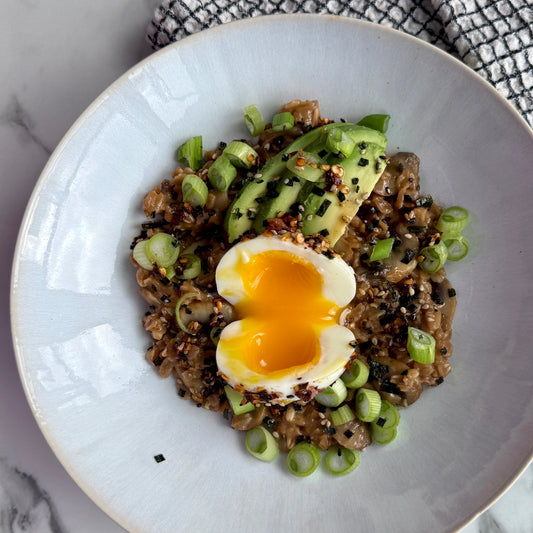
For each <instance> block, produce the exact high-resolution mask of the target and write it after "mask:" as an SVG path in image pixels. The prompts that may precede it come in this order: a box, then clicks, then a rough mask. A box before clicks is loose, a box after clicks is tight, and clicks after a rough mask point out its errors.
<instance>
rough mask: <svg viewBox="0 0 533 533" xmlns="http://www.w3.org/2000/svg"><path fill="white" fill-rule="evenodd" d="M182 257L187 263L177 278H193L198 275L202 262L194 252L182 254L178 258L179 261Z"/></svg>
mask: <svg viewBox="0 0 533 533" xmlns="http://www.w3.org/2000/svg"><path fill="white" fill-rule="evenodd" d="M182 259H186V260H187V264H186V265H185V268H184V269H183V272H182V273H181V274H180V275H179V276H178V278H179V279H193V278H195V277H197V276H199V275H200V272H202V262H201V261H200V258H199V257H197V256H196V255H194V254H184V255H182V256H181V257H180V259H179V262H180V263H181V260H182Z"/></svg>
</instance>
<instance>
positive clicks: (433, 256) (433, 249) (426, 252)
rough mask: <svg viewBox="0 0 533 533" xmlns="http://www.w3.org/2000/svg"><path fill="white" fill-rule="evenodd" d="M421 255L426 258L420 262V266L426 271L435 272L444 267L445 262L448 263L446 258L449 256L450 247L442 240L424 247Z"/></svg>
mask: <svg viewBox="0 0 533 533" xmlns="http://www.w3.org/2000/svg"><path fill="white" fill-rule="evenodd" d="M419 255H421V256H422V257H423V258H424V260H423V261H422V262H421V263H419V265H420V268H421V269H422V270H423V271H424V272H427V273H428V274H432V273H433V272H437V270H439V269H440V268H442V267H443V266H444V263H446V259H447V258H448V248H446V245H445V244H444V242H442V240H441V241H440V242H439V244H434V245H433V246H426V247H425V248H422V250H420V254H419Z"/></svg>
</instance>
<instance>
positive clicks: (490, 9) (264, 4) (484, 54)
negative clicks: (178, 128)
mask: <svg viewBox="0 0 533 533" xmlns="http://www.w3.org/2000/svg"><path fill="white" fill-rule="evenodd" d="M274 13H320V14H323V13H326V14H332V15H344V16H350V17H355V18H358V19H361V20H368V21H371V22H377V23H379V24H383V25H384V26H388V27H391V28H395V29H398V30H402V31H404V32H405V33H409V34H411V35H414V36H416V37H419V38H421V39H423V40H425V41H428V42H430V43H432V44H434V45H436V46H438V47H439V48H442V49H443V50H446V51H447V52H449V53H451V54H452V55H454V56H455V57H457V58H459V59H461V60H462V61H464V63H466V64H467V65H468V66H470V67H471V68H473V69H474V70H475V71H476V72H478V73H479V74H481V76H483V77H484V78H485V79H486V80H488V81H489V82H490V83H492V84H493V85H494V86H495V87H496V89H498V91H499V92H500V93H501V94H502V95H503V96H505V97H506V98H507V99H508V100H510V101H511V102H512V103H513V104H514V105H515V107H516V108H517V109H518V111H519V112H520V113H521V114H522V116H523V117H524V118H525V119H526V120H527V121H528V122H529V125H530V126H531V127H533V0H346V1H345V2H343V1H341V0H164V1H163V2H162V4H161V5H160V6H159V7H158V8H157V9H156V11H155V14H154V18H153V20H152V22H151V23H150V25H149V26H148V30H147V37H148V40H149V41H150V42H151V43H152V46H153V48H154V49H156V50H157V49H159V48H163V47H164V46H166V45H167V44H169V43H171V42H174V41H178V40H179V39H181V38H182V37H185V36H187V35H190V34H192V33H196V32H198V31H200V30H203V29H206V28H210V27H211V26H215V25H217V24H223V23H225V22H230V21H233V20H239V19H242V18H247V17H255V16H258V15H270V14H274Z"/></svg>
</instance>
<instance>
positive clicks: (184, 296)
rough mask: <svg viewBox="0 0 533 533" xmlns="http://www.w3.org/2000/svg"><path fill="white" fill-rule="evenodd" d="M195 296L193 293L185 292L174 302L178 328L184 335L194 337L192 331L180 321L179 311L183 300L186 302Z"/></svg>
mask: <svg viewBox="0 0 533 533" xmlns="http://www.w3.org/2000/svg"><path fill="white" fill-rule="evenodd" d="M195 297H196V294H195V293H194V292H186V293H185V294H183V295H182V296H181V297H180V299H179V300H178V301H177V302H176V323H177V324H178V326H179V328H180V329H181V330H182V331H184V332H185V333H188V334H189V335H194V331H191V330H190V329H189V328H188V327H187V326H186V325H185V324H184V323H183V322H182V320H181V317H180V309H181V306H182V305H183V302H184V301H185V300H188V299H189V298H195Z"/></svg>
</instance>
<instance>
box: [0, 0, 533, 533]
mask: <svg viewBox="0 0 533 533" xmlns="http://www.w3.org/2000/svg"><path fill="white" fill-rule="evenodd" d="M158 3H159V2H158V0H113V2H109V1H108V0H92V1H91V2H80V1H77V0H75V1H72V2H65V1H64V0H47V1H46V2H37V1H34V0H24V1H22V0H3V1H2V2H1V7H0V80H1V84H0V181H1V184H2V194H1V195H0V227H2V231H1V232H0V247H1V249H2V250H3V253H2V254H1V255H0V269H1V274H0V312H1V317H2V320H0V335H2V338H3V339H4V345H3V346H2V347H1V348H0V533H15V532H16V533H19V532H20V533H22V532H25V533H93V532H96V531H98V532H100V531H101V532H104V533H120V532H123V530H122V528H120V527H119V526H118V525H116V524H115V523H114V522H113V521H112V520H111V519H110V518H108V517H107V516H106V515H105V514H104V513H103V512H102V511H101V510H99V509H98V508H97V507H96V506H95V505H94V504H93V503H92V501H91V500H90V499H89V498H88V497H87V496H86V495H85V494H84V493H83V492H82V491H81V490H80V489H79V488H78V487H77V486H76V484H75V483H74V481H73V480H72V479H71V478H70V477H69V476H68V474H67V473H66V472H65V470H64V469H63V468H62V466H61V465H60V464H59V462H58V461H57V459H56V458H55V456H54V455H53V453H52V451H51V450H50V448H49V447H48V445H47V443H46V441H45V439H44V437H43V436H42V434H41V433H40V431H39V429H38V428H37V425H36V423H35V421H34V419H33V417H32V415H31V412H30V409H29V407H28V405H27V403H26V400H25V397H24V394H23V391H22V387H21V385H20V381H19V378H18V375H17V369H16V365H15V361H14V354H13V350H12V349H11V347H10V328H9V309H8V306H9V277H10V270H11V257H12V254H13V252H14V246H15V240H16V234H17V230H18V226H19V224H20V221H21V217H22V214H23V211H24V208H25V205H26V203H27V201H28V199H29V195H30V193H31V190H32V188H33V186H34V184H35V182H36V181H37V178H38V177H39V173H40V171H41V170H42V168H43V167H44V165H45V163H46V160H47V159H48V156H49V154H50V153H51V151H52V150H53V149H54V148H55V146H56V145H57V143H58V142H59V141H60V139H61V137H62V136H63V135H64V134H65V132H66V131H67V129H68V128H69V127H70V125H71V124H72V123H73V122H74V120H75V119H76V118H77V116H78V115H79V114H80V113H81V112H82V111H83V110H84V109H85V108H86V107H87V106H88V105H89V104H90V103H91V101H92V100H93V99H94V98H96V97H97V96H98V94H99V93H100V92H101V91H102V90H104V89H105V88H106V87H107V86H108V85H109V84H110V83H111V82H112V81H113V80H114V79H115V78H117V77H118V76H119V75H120V74H122V73H123V72H124V71H125V70H127V69H128V68H129V67H130V66H132V65H133V64H134V63H136V62H137V61H139V60H140V59H142V58H143V57H145V56H146V55H147V54H148V53H149V52H150V51H149V49H148V46H147V44H146V43H145V40H144V31H145V28H146V25H147V24H148V22H149V20H150V18H151V16H152V12H153V9H154V8H155V7H156V5H158ZM16 21H23V22H24V23H23V24H16V23H15V22H16ZM532 438H533V436H532ZM532 502H533V466H530V467H529V468H528V469H527V470H526V471H525V473H524V474H523V475H522V476H521V477H520V478H519V479H518V481H517V482H516V483H515V484H514V486H513V487H511V489H510V490H509V491H508V492H507V493H506V494H505V495H503V496H502V498H501V499H500V500H499V501H497V502H496V503H495V504H494V505H493V506H492V507H491V508H490V510H489V511H487V512H485V513H484V514H482V515H481V516H480V517H479V518H477V519H476V520H474V521H473V522H472V523H471V524H469V525H468V526H466V527H465V528H464V530H463V531H464V533H532V532H533V505H531V504H532Z"/></svg>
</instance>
